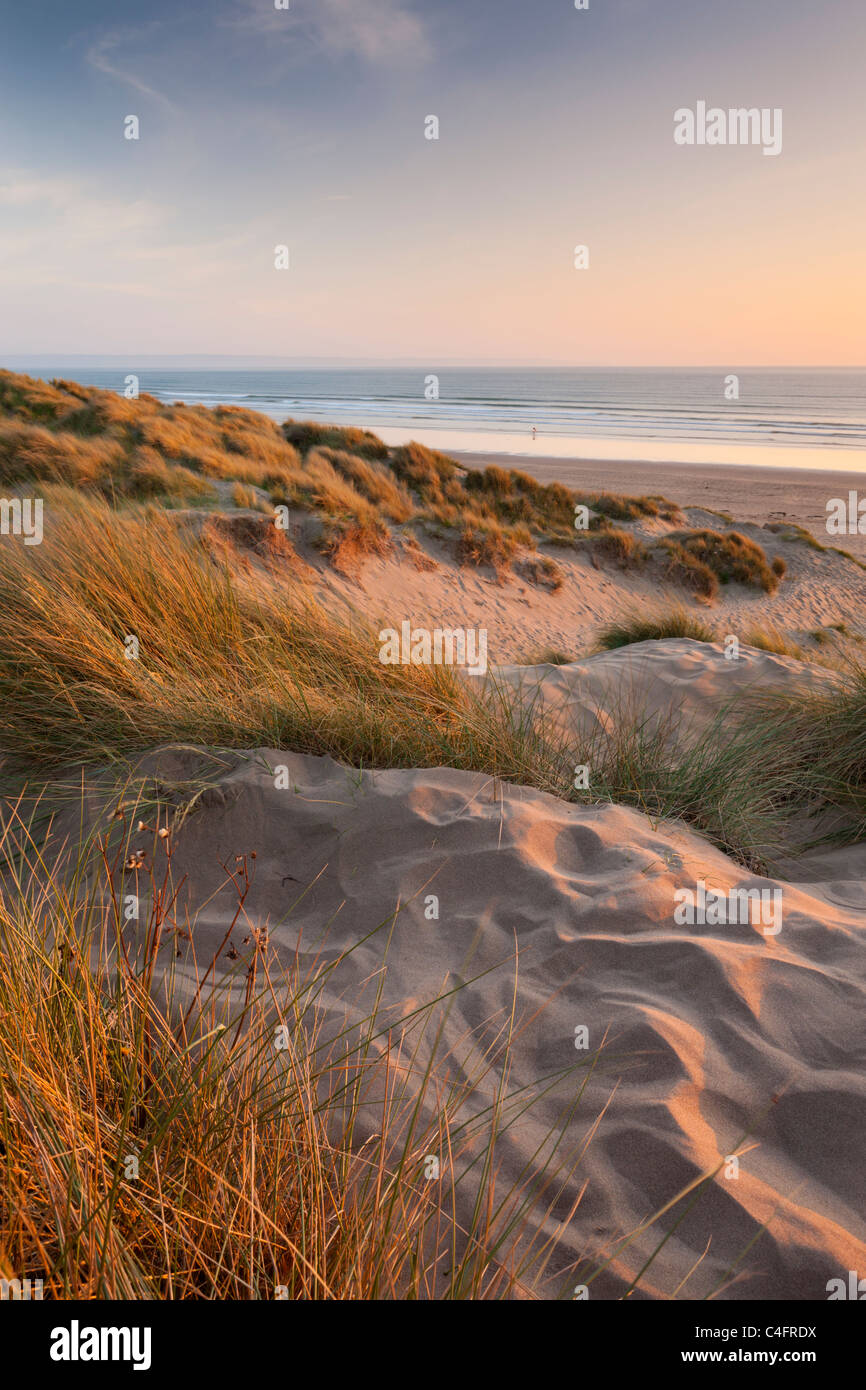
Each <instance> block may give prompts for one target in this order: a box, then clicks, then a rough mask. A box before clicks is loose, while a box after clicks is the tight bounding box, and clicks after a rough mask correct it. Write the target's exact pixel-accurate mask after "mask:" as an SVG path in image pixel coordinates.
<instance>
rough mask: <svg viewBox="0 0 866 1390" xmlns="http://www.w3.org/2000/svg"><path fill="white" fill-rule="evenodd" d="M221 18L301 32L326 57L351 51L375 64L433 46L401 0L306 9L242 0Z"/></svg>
mask: <svg viewBox="0 0 866 1390" xmlns="http://www.w3.org/2000/svg"><path fill="white" fill-rule="evenodd" d="M223 23H226V24H230V25H231V26H232V27H237V28H242V29H246V30H248V31H250V32H253V33H266V34H267V35H268V36H269V37H271V38H273V37H274V36H276V35H279V34H284V35H285V36H286V37H287V38H290V39H291V41H292V42H296V41H297V38H298V36H299V34H302V35H305V36H306V37H307V38H308V39H309V40H310V41H311V42H312V43H313V44H314V45H315V47H316V48H318V49H319V50H320V51H321V52H323V53H325V54H326V55H328V56H329V57H332V58H346V57H352V56H353V55H354V56H356V57H358V58H361V59H362V60H363V61H364V62H367V63H372V64H376V65H381V66H386V65H395V64H401V63H413V64H414V63H422V62H425V61H426V60H427V59H428V58H430V57H431V56H432V51H433V48H432V43H431V39H430V35H429V31H428V29H427V26H426V24H425V23H424V21H423V20H422V19H421V17H420V15H419V14H418V13H417V12H416V11H414V10H413V9H412V8H411V7H410V6H409V5H407V4H406V3H405V0H316V3H315V5H314V6H313V8H312V9H311V10H310V11H309V12H307V13H304V12H301V11H298V10H296V9H289V10H276V9H274V7H273V5H272V4H271V3H269V0H246V3H245V4H244V5H243V6H242V7H241V9H240V11H239V12H235V13H233V14H232V15H231V16H228V15H227V16H226V17H225V18H224V20H223Z"/></svg>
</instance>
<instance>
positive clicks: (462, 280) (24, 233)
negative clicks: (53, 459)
mask: <svg viewBox="0 0 866 1390" xmlns="http://www.w3.org/2000/svg"><path fill="white" fill-rule="evenodd" d="M0 8H2V12H3V13H2V31H3V38H4V41H3V46H2V53H0V353H5V354H6V355H7V356H8V355H9V354H11V353H13V352H15V353H25V352H45V353H55V352H56V353H72V352H81V353H120V354H123V353H133V354H135V353H162V352H164V353H184V352H193V353H201V352H220V353H232V354H235V353H237V354H241V353H268V354H284V355H287V356H293V357H304V356H307V355H309V356H310V357H322V356H329V355H335V356H339V357H341V358H346V357H357V358H359V359H363V358H369V357H376V358H381V357H387V358H390V359H397V358H400V357H403V356H407V357H412V358H414V359H418V360H424V359H425V356H427V355H429V356H430V357H431V358H438V359H442V358H452V359H453V358H462V359H471V358H475V357H477V358H488V359H489V358H497V357H505V358H509V359H511V360H525V361H531V360H539V359H545V360H556V361H561V362H575V363H577V362H587V363H592V362H597V363H615V362H629V363H639V362H648V363H652V362H663V363H670V362H679V363H700V362H716V361H724V360H735V361H740V362H761V361H764V362H785V361H788V362H804V363H805V362H816V363H821V362H839V363H844V362H857V361H862V360H863V356H864V352H863V349H862V346H861V344H862V324H863V321H864V308H866V299H864V293H866V292H864V284H866V277H864V269H863V256H862V246H863V242H864V231H866V228H864V209H866V195H864V177H866V176H864V167H866V166H864V158H863V152H864V147H866V103H864V100H863V96H862V89H863V78H862V65H863V54H864V49H866V45H864V39H866V13H864V7H863V5H862V3H861V0H824V3H822V4H821V5H820V6H819V5H817V4H812V3H806V0H726V3H724V4H722V3H715V2H714V0H712V2H711V0H697V3H696V0H590V9H589V10H588V11H586V12H578V11H576V10H575V9H574V7H573V4H572V3H570V2H569V0H532V2H531V3H530V2H529V0H472V2H471V3H468V0H439V3H430V4H423V3H417V0H291V9H290V10H289V11H277V10H276V9H275V8H274V4H273V0H268V3H265V0H236V3H221V2H220V0H207V2H206V3H205V0H188V2H187V3H184V5H183V6H182V7H181V6H178V4H177V3H176V0H172V3H167V2H166V0H153V2H152V3H150V4H148V5H147V7H142V6H141V5H139V4H131V3H129V0H125V3H124V2H123V0H121V3H117V0H114V3H108V0H76V3H75V4H74V5H68V4H65V3H59V0H48V3H45V4H39V5H27V6H22V5H19V4H17V3H12V0H3V2H2V6H0ZM699 99H706V100H707V101H709V102H710V103H715V104H718V105H720V106H724V107H727V106H740V105H746V106H758V107H781V108H782V109H783V112H784V146H783V151H782V154H781V155H780V156H779V158H778V159H767V158H764V157H762V154H761V151H760V150H759V149H755V148H738V149H734V148H725V149H713V150H708V149H703V150H698V149H682V148H677V147H676V146H675V145H674V143H673V140H672V127H673V112H674V110H675V109H676V108H677V107H680V106H684V105H694V103H695V102H696V101H697V100H699ZM129 114H135V115H137V116H138V118H139V120H140V125H141V138H140V139H139V140H138V141H128V140H125V139H124V138H123V121H124V117H125V116H127V115H129ZM428 114H436V115H437V116H438V117H439V120H440V139H439V140H438V141H436V142H433V141H428V140H425V139H424V118H425V116H426V115H428ZM277 243H286V244H288V246H289V247H290V253H291V269H290V270H289V271H287V272H279V271H276V270H275V269H274V268H273V248H274V246H275V245H276V244H277ZM577 243H586V244H588V245H589V247H590V251H591V257H590V269H589V271H586V272H576V271H575V270H574V267H573V248H574V246H575V244H577Z"/></svg>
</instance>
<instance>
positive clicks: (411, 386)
mask: <svg viewBox="0 0 866 1390" xmlns="http://www.w3.org/2000/svg"><path fill="white" fill-rule="evenodd" d="M3 365H9V366H10V367H13V369H16V370H26V371H29V372H30V374H31V375H37V376H40V377H44V378H45V379H51V378H52V377H66V378H70V377H71V378H72V379H74V380H78V381H82V382H83V383H85V384H87V385H92V386H100V387H104V388H107V389H109V390H116V391H120V392H122V391H123V390H124V386H125V382H126V380H127V378H128V377H129V376H130V375H134V376H136V377H137V378H138V386H139V390H140V391H142V392H145V391H146V392H149V393H150V394H151V395H153V396H156V397H157V398H158V399H159V400H161V401H164V402H173V401H183V402H186V403H192V404H197V405H205V406H214V405H238V406H245V407H247V408H248V409H251V410H258V411H261V412H263V413H264V414H266V415H269V416H270V417H271V418H272V419H274V420H278V421H283V420H286V419H289V418H292V419H296V420H317V421H324V422H330V423H335V424H341V425H344V424H345V425H360V426H363V427H364V428H368V429H373V430H375V431H376V432H377V433H378V434H380V435H381V436H382V438H383V439H384V440H385V441H386V442H387V443H389V444H398V443H405V442H406V441H407V440H409V439H417V440H419V442H421V443H424V444H428V445H430V446H431V447H435V448H440V449H445V450H448V451H450V452H467V453H481V454H514V455H532V454H536V455H541V456H548V457H555V458H582V459H592V460H594V459H621V460H627V461H635V462H636V461H642V460H645V461H648V462H670V463H676V462H684V463H695V464H699V463H731V464H737V463H740V464H748V463H752V464H755V463H758V464H765V465H766V464H770V465H780V466H786V467H801V468H815V467H818V468H833V469H839V470H845V471H849V470H850V471H857V472H861V471H866V368H862V367H850V368H820V369H818V368H814V367H808V368H807V367H803V368H794V367H785V368H777V369H773V368H768V367H760V368H740V369H737V368H730V369H728V368H720V367H712V368H710V367H705V368H699V369H695V368H682V369H678V368H652V369H650V368H615V369H614V368H588V367H579V368H568V367H524V368H516V367H515V368H512V367H483V368H481V367H443V368H441V369H439V370H433V369H429V370H428V369H427V368H415V367H399V368H366V367H358V368H344V369H333V368H327V367H316V368H307V369H302V370H296V369H294V368H289V369H285V370H277V369H268V370H262V369H259V368H251V369H241V370H227V369H223V368H207V369H203V370H190V369H186V368H182V367H181V368H158V367H152V366H140V367H137V366H136V364H135V361H134V360H130V361H129V362H124V363H123V365H122V366H116V367H104V366H103V367H98V368H96V367H84V366H80V365H79V366H77V367H76V366H72V365H70V364H67V365H65V366H63V365H58V366H56V367H55V366H50V365H49V366H44V365H41V364H40V366H39V367H38V369H37V368H36V367H34V366H29V367H27V366H25V365H22V366H20V367H17V366H16V364H15V363H13V362H9V363H8V364H7V363H4V364H3Z"/></svg>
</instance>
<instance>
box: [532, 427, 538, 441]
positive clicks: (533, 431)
mask: <svg viewBox="0 0 866 1390" xmlns="http://www.w3.org/2000/svg"><path fill="white" fill-rule="evenodd" d="M537 434H538V430H537V429H536V428H535V426H534V425H533V426H532V438H533V439H534V438H535V436H536V435H537Z"/></svg>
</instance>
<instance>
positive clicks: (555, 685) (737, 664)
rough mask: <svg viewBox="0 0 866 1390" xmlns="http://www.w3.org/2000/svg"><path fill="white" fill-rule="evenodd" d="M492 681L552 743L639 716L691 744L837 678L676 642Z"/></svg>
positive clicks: (761, 656)
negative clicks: (771, 701) (757, 701)
mask: <svg viewBox="0 0 866 1390" xmlns="http://www.w3.org/2000/svg"><path fill="white" fill-rule="evenodd" d="M489 679H490V680H492V681H496V682H498V683H499V684H500V685H501V686H503V687H504V688H507V689H509V690H513V691H514V692H516V693H519V695H520V698H521V700H522V701H523V702H524V703H532V704H533V705H534V706H535V708H536V709H537V712H538V714H539V717H540V719H541V720H542V723H543V727H544V728H545V730H546V731H548V732H549V733H550V734H551V735H554V734H556V733H559V734H562V735H567V736H581V735H587V734H588V735H592V734H594V733H604V732H608V731H611V730H613V729H615V728H616V727H617V725H622V723H623V722H624V721H627V720H629V719H633V718H635V717H638V716H642V717H644V718H649V720H650V721H652V720H655V721H657V722H664V723H665V724H666V725H669V726H670V728H671V733H672V734H675V735H676V736H677V737H678V738H686V739H687V738H690V737H691V738H695V737H699V736H700V735H701V734H703V733H705V732H706V731H707V730H708V729H710V728H711V727H712V725H713V724H714V723H715V721H716V720H717V719H718V718H719V717H720V716H724V715H725V714H726V713H728V712H732V713H735V712H736V711H737V708H738V707H740V708H742V706H743V705H744V703H745V702H747V701H748V699H749V697H750V696H751V695H753V694H761V693H763V692H765V691H768V690H778V691H785V692H787V693H789V694H793V693H795V692H798V691H799V692H806V691H818V690H825V689H827V688H828V687H829V686H832V685H834V684H835V683H836V682H837V681H838V679H839V677H838V675H837V674H836V673H835V672H832V671H829V670H827V669H825V668H823V667H819V666H812V665H809V664H808V663H806V662H802V661H797V660H795V659H794V658H792V657H786V656H777V655H776V654H775V653H772V652H766V651H760V650H758V649H757V648H756V647H749V646H747V645H745V644H743V645H741V646H740V647H739V649H738V655H737V657H736V658H730V657H727V656H726V655H725V647H724V644H723V643H718V642H714V643H710V642H695V641H693V640H692V639H691V638H673V639H668V640H666V641H663V642H658V641H649V642H635V643H632V644H631V645H629V646H627V647H619V648H616V649H615V650H614V651H608V652H599V653H597V654H596V655H594V656H589V657H584V658H583V659H582V660H580V661H574V662H571V663H569V664H568V665H563V666H551V665H542V666H515V665H506V666H498V667H496V668H494V670H493V671H492V672H491V673H490V676H489Z"/></svg>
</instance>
